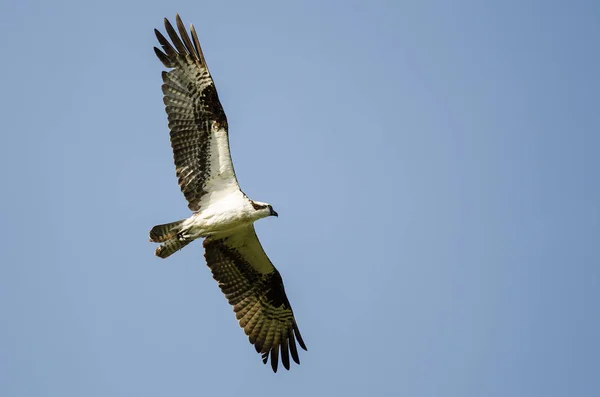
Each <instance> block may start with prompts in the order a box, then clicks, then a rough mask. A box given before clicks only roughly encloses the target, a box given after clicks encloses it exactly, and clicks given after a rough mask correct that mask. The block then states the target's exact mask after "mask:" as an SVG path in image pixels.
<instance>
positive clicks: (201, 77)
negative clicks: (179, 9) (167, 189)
mask: <svg viewBox="0 0 600 397" xmlns="http://www.w3.org/2000/svg"><path fill="white" fill-rule="evenodd" d="M176 20H177V31H176V30H175V29H174V28H173V26H172V25H171V23H170V22H169V21H168V20H167V19H166V18H165V29H166V32H167V35H168V36H169V38H170V39H171V42H169V40H167V38H165V36H163V35H162V34H161V33H160V32H159V31H158V30H156V29H155V30H154V32H155V33H156V37H157V38H158V42H159V43H160V45H161V47H162V50H160V49H158V48H156V47H154V52H155V53H156V55H157V56H158V58H159V59H160V61H161V62H162V63H163V65H164V66H165V67H166V68H167V69H170V70H169V71H168V72H167V71H163V72H162V80H163V85H162V92H163V95H164V97H163V102H164V104H165V107H166V111H167V116H168V120H169V129H170V135H171V147H172V149H173V155H174V156H173V157H174V162H175V170H176V173H177V178H178V180H179V186H180V187H181V191H182V192H183V194H184V196H185V198H186V199H187V202H188V207H189V209H190V210H191V211H192V212H193V213H192V215H191V216H190V217H189V218H187V219H183V220H180V221H177V222H171V223H167V224H164V225H158V226H154V227H153V228H152V230H150V241H152V242H155V243H160V246H159V247H158V248H157V249H156V256H158V257H160V258H167V257H168V256H170V255H172V254H173V253H175V252H176V251H178V250H180V249H182V248H183V247H185V246H186V245H188V244H189V243H191V242H192V241H194V240H196V239H198V238H204V243H203V245H204V249H205V253H204V257H205V258H206V263H207V265H208V267H209V268H210V270H211V272H212V275H213V278H214V279H215V280H216V281H217V282H218V283H219V287H220V288H221V291H222V292H223V293H224V294H225V297H226V298H227V300H228V301H229V303H230V304H231V305H232V306H233V311H234V312H235V315H236V317H237V320H238V321H239V324H240V326H241V327H242V328H243V329H244V332H245V333H246V335H248V338H249V340H250V343H252V344H253V345H254V347H255V348H256V351H257V352H258V353H260V354H261V355H262V360H263V362H264V363H265V364H266V363H267V362H268V361H269V357H270V358H271V367H272V369H273V371H274V372H277V364H278V359H279V358H281V362H282V364H283V366H284V367H285V368H286V369H289V368H290V355H291V356H292V359H293V360H294V361H295V362H296V363H297V364H300V359H299V357H298V349H297V347H296V342H297V343H298V344H299V345H300V347H301V348H302V349H304V350H306V345H305V344H304V341H303V340H302V336H301V335H300V331H299V329H298V325H297V324H296V319H295V318H294V312H293V311H292V307H291V306H290V302H289V301H288V298H287V296H286V294H285V289H284V287H283V281H282V279H281V275H280V274H279V272H278V271H277V269H276V268H275V266H273V264H272V263H271V261H270V260H269V257H268V256H267V254H266V253H265V251H264V250H263V248H262V246H261V244H260V241H259V240H258V237H257V236H256V232H255V230H254V222H255V221H257V220H259V219H261V218H265V217H268V216H277V212H275V210H274V209H273V206H271V204H268V203H263V202H260V201H255V200H250V199H249V198H248V196H246V194H244V192H242V191H241V189H240V186H239V184H238V181H237V178H236V176H235V172H234V169H233V163H232V161H231V155H230V152H229V134H228V125H227V117H226V116H225V112H224V111H223V108H222V106H221V103H220V102H219V97H218V95H217V90H216V89H215V84H214V82H213V79H212V77H211V74H210V72H209V71H208V67H207V65H206V61H205V59H204V55H203V53H202V49H201V48H200V42H199V41H198V35H197V34H196V30H195V29H194V25H191V26H190V32H191V35H192V37H191V40H190V37H189V35H188V33H187V31H186V29H185V27H184V25H183V23H182V22H181V18H180V17H179V15H177V16H176ZM177 32H179V35H178V34H177Z"/></svg>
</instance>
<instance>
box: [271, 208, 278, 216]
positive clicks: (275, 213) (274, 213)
mask: <svg viewBox="0 0 600 397" xmlns="http://www.w3.org/2000/svg"><path fill="white" fill-rule="evenodd" d="M271 215H272V216H276V217H278V218H279V214H278V213H277V212H275V210H271Z"/></svg>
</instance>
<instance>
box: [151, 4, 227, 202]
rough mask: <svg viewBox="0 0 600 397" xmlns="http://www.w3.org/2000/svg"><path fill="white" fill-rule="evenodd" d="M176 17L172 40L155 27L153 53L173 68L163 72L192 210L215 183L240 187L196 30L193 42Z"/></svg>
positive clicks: (176, 149)
mask: <svg viewBox="0 0 600 397" xmlns="http://www.w3.org/2000/svg"><path fill="white" fill-rule="evenodd" d="M176 19H177V29H178V32H179V35H178V32H177V31H176V30H175V29H174V28H173V26H172V25H171V23H170V22H169V21H168V20H167V19H165V30H166V32H167V35H168V36H169V38H170V39H171V42H169V40H168V39H167V38H166V37H165V36H163V35H162V33H160V32H159V31H158V30H156V29H155V30H154V32H155V34H156V38H157V39H158V42H159V43H160V45H161V47H162V51H161V50H160V49H158V48H156V47H155V48H154V52H155V53H156V55H157V56H158V59H160V61H161V62H162V63H163V65H165V67H167V68H170V69H172V70H171V71H169V72H163V74H162V79H163V86H162V91H163V94H164V98H163V101H164V103H165V106H166V111H167V115H168V118H169V129H170V130H171V147H172V148H173V157H174V161H175V167H176V172H177V178H178V180H179V186H180V187H181V191H182V192H183V194H184V195H185V198H186V199H187V201H188V206H189V208H190V209H191V210H192V211H198V210H199V209H200V207H201V204H202V203H201V200H202V198H203V196H205V195H206V194H207V193H210V192H211V186H212V185H215V186H218V189H221V190H222V189H223V187H224V186H226V187H227V188H238V184H237V180H236V178H235V172H234V170H233V164H232V163H231V156H230V154H229V138H228V133H227V127H228V126H227V117H226V116H225V112H224V111H223V108H222V106H221V102H220V101H219V96H218V94H217V90H216V88H215V84H214V82H213V79H212V77H211V75H210V73H209V71H208V67H207V66H206V62H205V60H204V55H203V54H202V49H201V48H200V43H199V41H198V37H197V35H196V30H195V29H194V28H193V26H192V28H191V33H192V39H193V42H192V40H191V39H190V37H189V35H188V34H187V32H186V30H185V27H184V26H183V23H182V22H181V18H180V17H179V15H177V17H176ZM180 36H181V37H180ZM171 43H172V44H171ZM217 181H218V182H217ZM215 190H217V189H215Z"/></svg>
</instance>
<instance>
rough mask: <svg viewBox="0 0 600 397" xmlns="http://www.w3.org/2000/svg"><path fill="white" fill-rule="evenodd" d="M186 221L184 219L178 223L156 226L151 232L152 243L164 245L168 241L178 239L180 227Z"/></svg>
mask: <svg viewBox="0 0 600 397" xmlns="http://www.w3.org/2000/svg"><path fill="white" fill-rule="evenodd" d="M184 221H185V219H182V220H180V221H177V222H171V223H165V224H164V225H156V226H154V227H153V228H152V230H150V241H151V242H153V243H164V242H165V241H167V240H170V239H172V238H174V237H177V233H179V229H180V226H181V224H182V223H183V222H184Z"/></svg>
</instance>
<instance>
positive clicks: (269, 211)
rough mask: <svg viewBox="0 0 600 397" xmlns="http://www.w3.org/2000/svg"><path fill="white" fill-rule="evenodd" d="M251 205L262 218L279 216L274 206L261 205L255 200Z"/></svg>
mask: <svg viewBox="0 0 600 397" xmlns="http://www.w3.org/2000/svg"><path fill="white" fill-rule="evenodd" d="M250 203H251V204H252V207H254V209H255V210H256V212H257V213H258V214H259V215H260V217H261V218H266V217H267V216H279V215H278V214H277V212H275V210H274V209H273V206H272V205H271V204H269V203H261V202H260V201H254V200H251V201H250Z"/></svg>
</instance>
